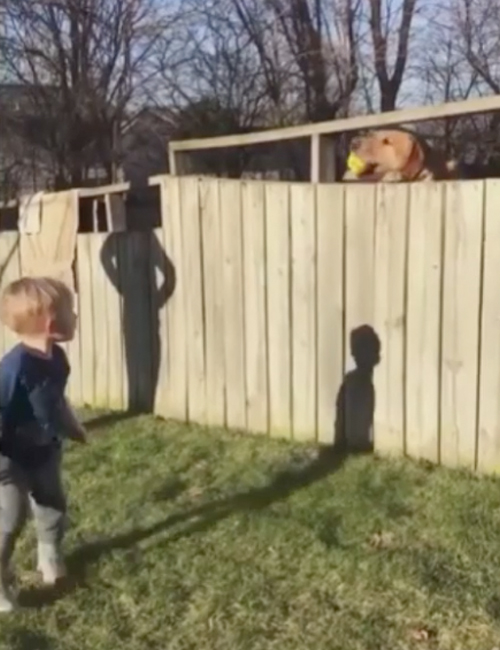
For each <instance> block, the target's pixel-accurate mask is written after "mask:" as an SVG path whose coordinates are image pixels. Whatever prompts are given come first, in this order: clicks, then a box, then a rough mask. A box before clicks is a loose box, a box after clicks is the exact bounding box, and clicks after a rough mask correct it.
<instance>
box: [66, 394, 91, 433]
mask: <svg viewBox="0 0 500 650" xmlns="http://www.w3.org/2000/svg"><path fill="white" fill-rule="evenodd" d="M61 411H62V413H61V415H62V425H63V428H64V433H65V435H66V436H67V437H68V438H69V439H70V440H75V441H76V442H80V443H82V444H85V443H86V442H87V432H86V431H85V428H84V426H83V425H82V423H81V422H80V421H79V420H78V417H77V415H76V413H75V411H74V410H73V407H72V406H71V404H70V403H69V401H68V399H67V398H66V397H65V398H64V400H63V404H62V408H61Z"/></svg>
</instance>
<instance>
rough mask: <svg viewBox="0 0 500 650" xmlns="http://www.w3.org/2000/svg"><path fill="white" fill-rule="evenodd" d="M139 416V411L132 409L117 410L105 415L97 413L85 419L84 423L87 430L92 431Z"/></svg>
mask: <svg viewBox="0 0 500 650" xmlns="http://www.w3.org/2000/svg"><path fill="white" fill-rule="evenodd" d="M136 416H137V413H133V412H132V411H116V412H113V413H104V414H103V415H96V417H93V418H91V419H90V420H84V425H85V428H86V430H87V431H89V432H92V431H96V430H97V429H104V428H106V427H110V426H113V425H114V424H118V423H119V422H125V421H126V420H130V419H131V418H134V417H136Z"/></svg>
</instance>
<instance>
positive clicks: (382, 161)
mask: <svg viewBox="0 0 500 650" xmlns="http://www.w3.org/2000/svg"><path fill="white" fill-rule="evenodd" d="M350 150H351V155H350V156H349V162H348V165H349V168H350V171H351V173H353V174H354V175H355V176H356V177H357V178H359V179H361V178H366V177H368V176H378V177H380V178H382V177H383V176H384V175H386V174H387V175H390V174H398V175H399V176H400V177H401V179H402V180H413V179H414V178H416V177H417V176H418V175H419V173H420V172H421V171H422V169H423V168H424V166H425V152H424V149H423V146H422V144H421V143H420V142H419V140H418V138H417V137H416V136H415V135H414V134H412V133H409V132H407V131H403V130H398V129H391V130H374V131H368V132H367V133H364V134H362V135H358V136H356V137H355V138H353V139H352V140H351V146H350Z"/></svg>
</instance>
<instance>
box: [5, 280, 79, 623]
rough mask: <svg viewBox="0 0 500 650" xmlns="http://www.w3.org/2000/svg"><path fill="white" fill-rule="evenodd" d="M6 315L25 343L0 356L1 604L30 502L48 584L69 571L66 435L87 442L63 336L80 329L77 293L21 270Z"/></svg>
mask: <svg viewBox="0 0 500 650" xmlns="http://www.w3.org/2000/svg"><path fill="white" fill-rule="evenodd" d="M0 318H1V320H2V322H3V324H4V325H5V326H7V327H8V328H9V329H10V330H12V331H13V332H14V333H15V334H17V336H18V337H19V343H18V345H16V346H15V347H14V348H13V349H12V350H10V351H9V352H8V353H7V354H6V355H5V356H4V357H3V359H2V360H1V361H0V415H1V418H0V611H3V612H6V611H11V610H12V609H13V608H14V606H15V599H14V595H13V589H12V584H13V574H12V571H11V566H10V563H11V558H12V554H13V552H14V546H15V543H16V540H17V538H18V536H19V534H20V532H21V530H22V528H23V526H24V523H25V521H26V515H27V506H28V504H29V505H30V506H31V509H32V512H33V515H34V519H35V525H36V531H37V539H38V570H39V571H40V572H41V573H42V577H43V581H44V582H45V583H46V584H55V582H56V581H57V580H58V579H60V578H62V577H64V575H65V567H64V563H63V558H62V555H61V542H62V539H63V534H64V524H65V515H66V499H65V495H64V491H63V487H62V483H61V451H62V439H63V438H64V437H69V438H72V439H75V440H78V441H80V442H85V431H84V429H83V427H82V426H81V425H80V424H79V422H78V421H77V419H76V417H75V415H74V413H73V411H72V409H71V407H70V406H69V404H68V402H67V401H66V399H65V397H64V391H65V388H66V383H67V380H68V376H69V373H70V367H69V363H68V360H67V358H66V354H65V352H64V350H63V349H62V348H61V347H60V346H59V345H57V343H58V342H63V341H70V340H71V339H72V338H73V336H74V334H75V327H76V316H75V313H74V305H73V295H72V293H71V291H70V290H69V289H68V288H67V287H66V285H64V284H63V283H61V282H58V281H57V280H52V279H49V278H22V279H20V280H17V281H15V282H13V283H12V284H10V285H9V286H8V287H7V288H6V289H5V291H4V292H3V295H2V297H1V300H0Z"/></svg>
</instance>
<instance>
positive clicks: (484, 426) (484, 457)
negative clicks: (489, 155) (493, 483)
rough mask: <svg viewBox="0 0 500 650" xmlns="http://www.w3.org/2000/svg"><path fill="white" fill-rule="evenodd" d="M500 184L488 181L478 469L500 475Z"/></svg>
mask: <svg viewBox="0 0 500 650" xmlns="http://www.w3.org/2000/svg"><path fill="white" fill-rule="evenodd" d="M499 211H500V180H497V179H495V180H488V181H486V204H485V211H484V217H485V225H484V251H483V254H484V261H483V268H484V272H483V295H482V315H481V324H482V327H481V363H480V378H479V382H480V383H479V386H480V390H479V432H478V450H477V466H478V469H479V470H481V471H485V472H495V473H498V472H500V333H499V325H500V255H499V251H500V218H499Z"/></svg>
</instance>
